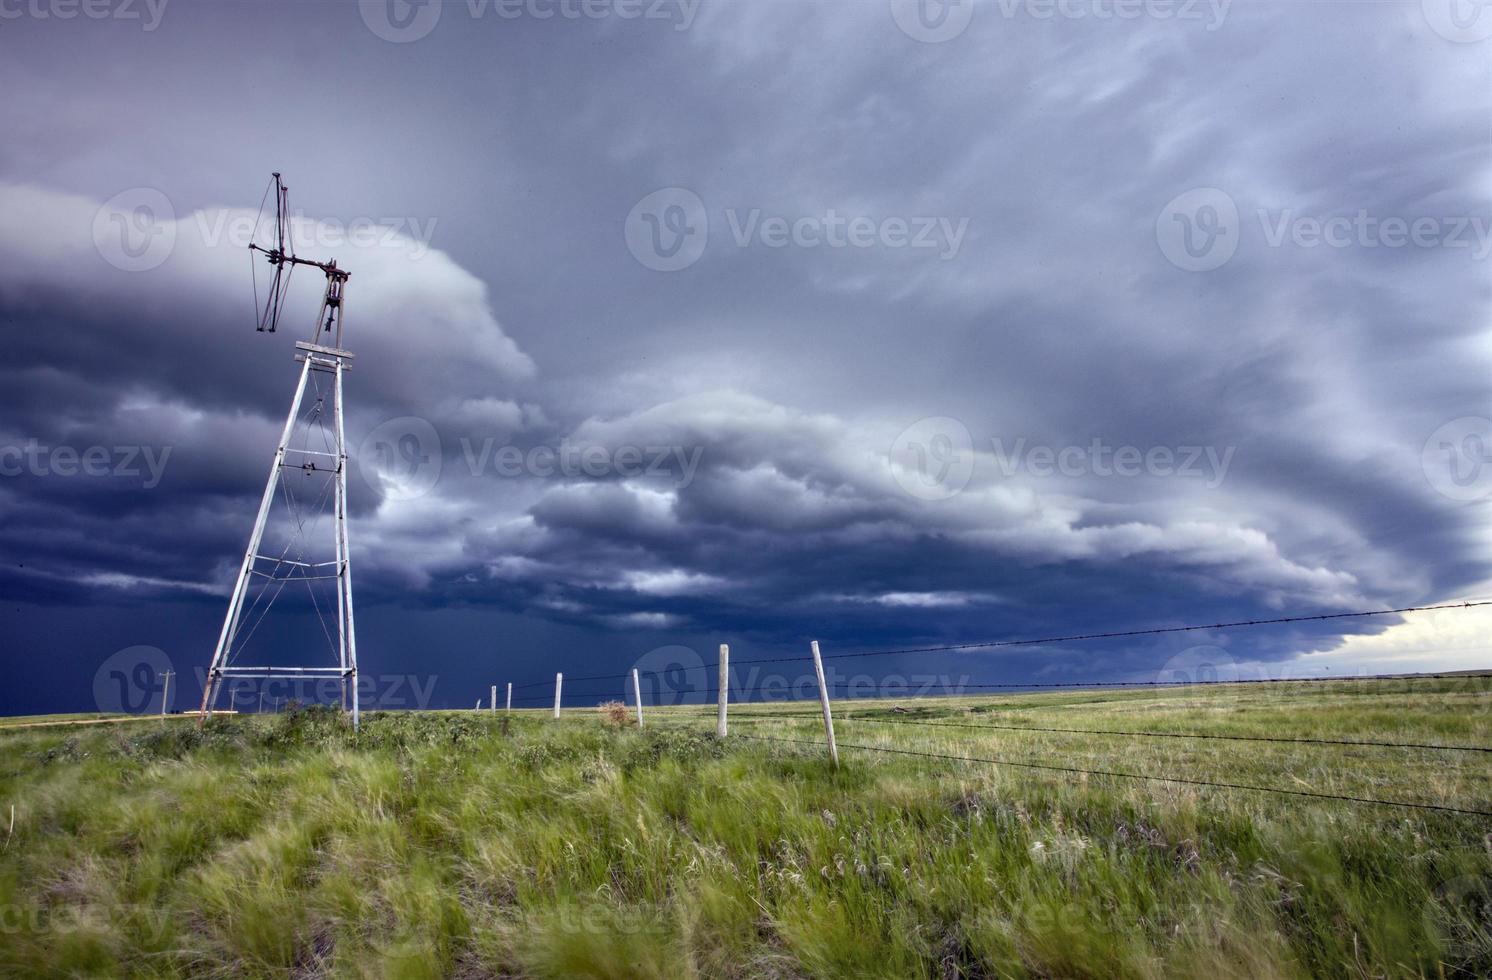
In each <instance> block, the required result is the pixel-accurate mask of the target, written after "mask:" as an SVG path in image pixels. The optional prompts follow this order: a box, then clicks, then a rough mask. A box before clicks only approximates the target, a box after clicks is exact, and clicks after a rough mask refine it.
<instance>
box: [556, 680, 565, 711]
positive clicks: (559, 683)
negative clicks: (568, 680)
mask: <svg viewBox="0 0 1492 980" xmlns="http://www.w3.org/2000/svg"><path fill="white" fill-rule="evenodd" d="M564 686H565V675H564V674H555V675H554V717H556V718H558V717H559V708H560V689H561V688H562V687H564Z"/></svg>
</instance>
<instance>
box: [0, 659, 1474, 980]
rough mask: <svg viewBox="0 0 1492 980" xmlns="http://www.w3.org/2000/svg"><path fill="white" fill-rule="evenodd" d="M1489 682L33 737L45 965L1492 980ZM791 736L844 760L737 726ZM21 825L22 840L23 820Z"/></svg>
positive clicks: (25, 780) (16, 788) (15, 926)
mask: <svg viewBox="0 0 1492 980" xmlns="http://www.w3.org/2000/svg"><path fill="white" fill-rule="evenodd" d="M1487 681H1488V679H1487V678H1485V677H1482V678H1458V679H1453V680H1440V681H1433V680H1422V681H1396V682H1383V683H1378V684H1373V683H1364V682H1344V683H1331V684H1298V685H1270V686H1268V687H1231V686H1220V687H1214V688H1207V689H1173V690H1164V691H1130V692H1117V693H1116V692H1098V693H1095V692H1073V693H1067V694H1062V695H1035V694H1033V695H1018V696H1009V697H988V698H964V699H959V700H956V701H944V700H938V701H916V702H913V701H908V702H902V704H904V705H905V706H906V708H908V709H910V710H909V711H908V712H906V713H902V712H898V711H894V710H893V709H892V705H891V703H890V702H854V703H842V704H840V705H838V706H837V711H838V716H837V718H836V722H837V730H838V736H839V741H840V743H841V756H842V759H841V766H840V767H839V768H838V769H837V770H836V769H834V768H833V767H831V766H830V765H829V763H828V762H827V760H826V758H825V752H824V749H823V744H822V723H821V721H820V719H819V718H818V716H817V708H816V705H807V704H802V703H796V704H786V705H772V706H767V705H740V706H737V707H736V708H735V709H734V711H733V719H732V738H730V739H729V740H727V741H726V742H724V743H721V742H718V741H716V740H715V739H714V738H713V737H712V734H711V733H712V732H713V727H714V720H713V708H709V709H705V708H702V707H680V708H672V709H654V710H649V711H648V712H647V719H646V720H647V722H648V727H647V728H646V729H645V730H644V731H641V732H639V731H637V730H636V729H635V727H632V726H630V725H629V726H626V727H616V726H613V725H608V724H605V723H603V721H602V719H601V718H600V716H599V714H598V713H596V712H595V711H594V710H591V711H580V710H576V711H573V712H570V713H569V714H570V715H571V717H567V718H566V719H564V720H562V721H560V722H555V721H553V720H552V719H550V718H547V717H544V716H543V715H541V714H539V713H524V712H520V713H516V714H515V715H514V716H513V717H512V719H511V720H505V719H503V718H502V717H501V716H499V717H493V716H490V715H487V714H477V713H473V712H465V713H454V712H453V713H424V714H413V713H409V714H374V715H369V716H367V717H365V720H364V725H363V729H362V731H361V732H359V733H357V734H353V733H352V732H350V731H348V730H347V729H346V727H345V726H344V725H343V723H342V722H341V720H340V718H338V717H337V716H336V715H334V714H332V713H329V712H323V711H319V710H312V711H297V712H292V713H289V714H283V715H277V716H266V717H263V718H255V717H253V716H245V717H236V718H219V719H215V720H214V721H212V722H211V723H210V724H209V725H208V726H207V728H206V730H205V731H201V732H199V730H198V728H197V726H196V725H195V723H194V722H192V721H190V720H185V719H170V720H163V721H159V722H154V723H149V724H147V723H141V724H138V725H94V726H85V727H80V728H78V729H73V730H69V729H62V728H40V729H29V730H17V731H11V732H0V760H3V761H0V835H3V836H4V841H3V844H0V847H3V851H0V915H3V920H0V971H3V973H4V974H5V975H8V976H65V975H76V976H83V975H89V976H93V975H102V976H108V975H135V976H160V977H178V976H179V977H188V976H190V977H229V976H232V977H238V976H249V977H287V976H290V977H317V976H330V977H365V976H366V977H422V976H431V977H439V976H453V977H471V978H475V977H499V976H547V977H568V976H611V977H625V976H660V977H686V976H696V975H697V976H743V977H744V976H782V977H790V976H886V977H919V976H927V977H958V976H969V977H975V976H1046V977H1160V976H1205V977H1208V978H1214V980H1215V978H1223V977H1274V976H1291V977H1294V976H1346V977H1364V978H1366V977H1387V976H1391V977H1398V976H1424V977H1457V976H1487V975H1489V974H1492V925H1489V915H1488V913H1489V893H1492V889H1489V882H1492V818H1489V817H1481V816H1470V815H1460V814H1450V813H1440V812H1434V811H1428V810H1412V809H1403V808H1395V807H1382V806H1374V805H1367V804H1361V803H1346V802H1338V801H1329V800H1319V799H1313V798H1307V797H1291V796H1283V795H1275V794H1266V793H1257V792H1250V791H1244V790H1224V789H1216V788H1209V787H1204V786H1196V785H1188V784H1176V783H1164V782H1149V781H1142V780H1135V779H1127V778H1121V777H1118V776H1112V775H1108V776H1098V775H1087V776H1084V775H1081V774H1074V773H1061V772H1053V771H1048V770H1040V769H1025V768H1018V767H1014V766H1011V765H993V764H989V763H984V762H981V763H967V762H955V761H948V760H942V759H931V758H924V757H921V756H914V755H896V754H890V753H884V752H874V751H868V750H867V749H864V748H856V747H854V746H874V747H880V748H895V749H899V750H903V751H908V752H929V753H941V754H947V755H963V756H979V757H981V758H998V759H1001V760H1005V761H1006V762H1011V763H1014V762H1027V763H1034V764H1042V765H1053V766H1064V767H1070V768H1079V769H1102V770H1109V771H1113V772H1126V773H1148V774H1163V775H1174V776H1181V777H1184V778H1190V779H1204V780H1221V781H1226V782H1232V783H1247V784H1260V785H1268V786H1274V787H1279V788H1282V789H1294V790H1300V791H1303V792H1318V793H1330V794H1340V795H1349V796H1359V797H1372V798H1378V799H1388V800H1400V801H1409V802H1420V803H1427V804H1437V805H1444V806H1452V807H1458V808H1463V809H1473V810H1492V765H1489V763H1492V756H1489V755H1488V754H1486V753H1480V752H1447V751H1432V750H1426V749H1420V748H1379V747H1366V746H1341V745H1321V744H1312V743H1277V742H1246V741H1226V740H1199V739H1182V738H1162V737H1140V736H1131V735H1095V734H1070V733H1060V732H1031V731H1013V730H1009V729H1008V728H999V729H994V728H989V729H987V730H984V731H981V730H978V729H977V728H972V727H963V726H974V725H985V726H992V725H1001V726H1012V727H1046V728H1081V729H1112V730H1123V731H1149V732H1174V733H1203V732H1205V733H1214V734H1234V735H1254V736H1260V735H1263V736H1269V737H1276V738H1337V739H1362V740H1379V741H1396V742H1413V743H1435V744H1455V745H1473V746H1489V745H1492V693H1489V687H1488V685H1487ZM737 733H739V734H741V735H747V734H751V735H757V736H763V737H769V738H777V739H801V740H802V741H803V742H805V743H809V744H797V743H793V742H785V741H784V742H768V741H755V740H749V739H745V738H738V737H735V735H736V734H737ZM12 806H14V808H15V809H14V827H13V829H12V830H9V832H7V831H6V828H7V825H8V824H9V821H10V812H11V807H12Z"/></svg>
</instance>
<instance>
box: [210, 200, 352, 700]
mask: <svg viewBox="0 0 1492 980" xmlns="http://www.w3.org/2000/svg"><path fill="white" fill-rule="evenodd" d="M270 191H273V193H274V195H275V243H274V245H273V246H270V247H265V246H261V245H259V244H257V243H254V242H251V243H250V244H249V249H250V250H251V252H253V253H256V255H257V254H262V255H263V256H264V257H265V259H266V260H267V261H268V263H269V264H270V265H271V266H273V267H274V274H273V278H272V280H271V283H270V290H269V295H268V297H267V298H266V300H265V302H264V305H263V306H262V307H260V306H259V304H258V300H257V292H258V288H257V282H256V287H255V293H256V300H255V306H256V309H257V312H258V315H259V325H258V329H259V331H261V332H268V333H274V332H275V331H276V328H277V327H278V326H279V321H280V314H281V311H282V310H283V308H284V305H285V298H286V295H287V293H288V291H289V286H290V279H291V276H292V274H293V273H294V271H295V269H296V268H298V267H300V266H308V267H310V268H313V269H318V270H320V271H321V272H322V273H323V274H324V275H325V276H326V289H325V291H324V292H323V294H322V297H321V309H320V311H319V312H318V313H317V315H316V324H315V327H314V328H313V331H312V334H311V340H310V342H306V341H297V342H296V345H295V346H296V349H297V354H296V355H295V358H296V360H297V361H300V362H301V370H300V381H299V383H298V384H297V385H296V388H295V395H294V397H293V398H292V399H291V401H290V412H289V414H288V415H287V416H286V419H285V427H284V430H283V431H282V432H281V435H280V442H279V446H278V448H277V449H276V450H275V456H274V461H273V462H272V463H271V465H270V470H269V479H268V481H267V482H266V483H265V487H264V495H263V497H262V498H261V499H260V502H259V511H258V514H257V516H256V517H255V519H254V529H253V531H252V532H251V533H250V534H249V544H248V547H247V548H246V549H245V551H244V557H243V563H242V565H241V566H240V567H239V572H238V579H237V581H236V582H235V583H234V587H233V593H232V596H231V598H230V599H229V602H228V611H227V614H226V615H225V616H224V618H223V628H222V631H221V632H220V633H219V635H218V643H217V647H216V648H215V650H214V651H213V656H212V664H211V666H210V667H209V668H208V672H207V677H206V680H205V683H204V684H203V689H202V711H201V719H202V721H203V722H205V721H206V719H207V718H208V717H209V716H210V715H211V714H212V712H213V710H214V708H215V706H216V703H217V700H218V695H219V694H220V692H221V688H222V686H223V683H224V682H225V681H233V680H238V679H246V680H247V679H254V680H261V681H263V680H270V679H274V680H280V679H285V678H294V679H317V680H325V679H335V680H338V681H339V682H340V685H341V691H342V704H343V706H344V707H345V708H350V710H351V716H352V724H353V727H354V728H356V727H357V725H358V720H359V705H358V690H357V632H356V629H355V628H354V623H353V614H352V560H351V554H350V551H349V547H348V539H347V442H346V436H345V432H344V426H343V407H342V406H343V401H342V377H343V375H344V374H345V373H346V372H347V371H348V369H349V368H350V366H351V365H350V362H351V361H352V358H353V355H352V354H351V353H350V352H348V351H347V350H344V349H343V347H342V326H343V323H342V314H343V305H342V304H343V298H344V295H345V292H346V287H347V281H348V279H350V278H351V274H350V273H348V272H347V270H345V269H342V268H339V267H338V266H337V263H336V261H335V260H333V261H328V262H318V261H314V260H311V259H304V258H300V257H299V256H297V255H296V254H295V249H294V244H293V229H292V227H291V221H290V205H289V189H288V188H287V187H286V186H285V183H284V181H283V180H281V178H280V175H279V174H278V173H276V174H274V176H273V178H272V181H271V184H270V189H269V190H267V191H266V192H265V199H266V200H268V195H269V193H270ZM263 211H264V208H263V204H261V205H260V216H261V218H262V217H263ZM255 229H256V232H257V230H258V225H257V224H256V225H255ZM256 261H257V259H256ZM323 334H330V335H331V343H330V344H322V343H319V341H320V340H322V335H323ZM323 375H326V376H329V377H330V380H331V403H332V404H331V429H332V432H333V433H334V445H333V446H332V447H330V449H329V450H314V449H310V448H297V447H295V446H294V445H293V444H292V441H293V437H294V435H295V432H296V429H297V421H300V420H301V409H302V405H303V403H304V401H305V398H306V390H307V387H308V386H309V385H314V387H315V388H316V390H317V391H318V392H319V391H320V383H319V379H320V377H321V376H323ZM324 402H325V395H321V396H320V397H318V398H317V400H316V403H315V405H314V406H313V411H312V413H311V414H312V415H313V416H316V417H320V418H321V419H323V420H324V407H325V406H324ZM323 424H324V421H323ZM318 462H320V464H321V467H322V469H321V470H320V471H325V472H328V475H329V477H330V481H329V482H330V488H331V489H333V490H334V493H333V495H332V496H333V501H332V512H333V514H334V515H335V520H334V527H333V539H334V545H335V555H336V557H335V559H334V560H333V561H330V562H309V563H308V562H303V561H299V560H292V559H289V558H287V556H288V553H289V545H287V546H286V549H285V553H282V554H280V555H270V554H263V553H261V551H260V548H261V546H262V544H263V541H264V532H265V528H266V526H267V524H268V521H269V517H270V512H271V509H272V505H273V503H274V500H275V494H276V490H277V489H280V490H281V491H282V494H283V495H284V496H285V497H286V499H287V502H288V501H289V490H288V487H286V486H285V484H284V482H283V471H284V470H286V469H287V468H288V469H298V470H303V471H306V472H308V473H314V472H318ZM328 464H329V465H328ZM324 496H325V494H324V493H323V500H321V501H318V504H324ZM297 524H298V527H297V530H296V532H295V533H296V535H297V536H299V535H303V534H304V532H305V530H306V528H305V523H304V522H303V521H300V520H298V519H297ZM295 540H296V538H295V537H292V543H293V542H294V541H295ZM299 557H304V552H303V551H302V554H301V555H300V556H299ZM255 579H262V580H263V581H262V582H260V585H261V589H260V592H259V594H258V596H257V597H256V598H255V600H254V602H253V603H252V604H249V603H248V602H247V600H248V597H249V592H250V591H251V585H253V584H254V581H255ZM328 579H335V580H336V591H337V632H336V640H335V646H336V657H337V663H336V664H335V665H305V666H297V667H278V666H274V667H272V666H241V665H238V664H235V663H234V658H235V656H236V655H237V653H239V652H241V649H242V646H243V644H244V643H246V642H247V639H248V637H249V636H252V634H253V632H254V630H255V629H256V628H257V626H258V624H259V622H262V620H263V616H264V614H265V613H267V612H268V611H269V607H270V605H272V604H273V603H274V600H275V599H276V598H278V596H279V594H280V593H281V592H282V591H283V590H284V588H285V586H286V585H287V584H289V583H291V582H297V581H303V582H305V583H306V584H307V589H308V591H309V590H311V588H312V587H311V584H310V583H311V582H313V581H318V580H328ZM271 589H273V590H274V591H273V594H271V591H270V590H271ZM266 596H268V603H266V604H265V605H264V609H263V611H262V612H259V618H258V619H255V620H253V621H252V624H250V623H247V622H246V620H248V619H249V617H250V616H251V615H252V614H253V613H254V612H257V611H258V609H257V607H258V605H259V603H260V602H261V600H263V599H265V597H266ZM311 597H312V601H313V603H314V602H315V593H314V591H311ZM317 615H318V616H320V606H319V605H317ZM246 626H247V631H245V628H246ZM324 626H325V623H323V627H324ZM328 639H330V633H329V631H328Z"/></svg>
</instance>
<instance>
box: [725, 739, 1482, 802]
mask: <svg viewBox="0 0 1492 980" xmlns="http://www.w3.org/2000/svg"><path fill="white" fill-rule="evenodd" d="M730 737H732V738H746V739H751V740H753V741H758V742H790V743H793V744H796V745H820V744H821V743H819V742H810V741H807V740H805V739H800V738H772V737H769V736H765V735H732V736H730ZM839 747H840V748H843V749H859V750H861V751H865V752H888V753H892V754H895V755H912V756H922V757H923V758H928V759H946V760H950V761H953V762H972V763H982V764H988V765H997V766H1013V767H1016V768H1019V769H1040V770H1045V771H1048V772H1061V773H1067V774H1071V775H1084V776H1112V777H1116V778H1119V779H1136V780H1143V781H1148V782H1158V783H1177V784H1180V785H1184V786H1207V787H1212V788H1215V789H1231V790H1241V791H1244V792H1251V793H1278V794H1282V795H1285V796H1303V797H1310V798H1312V799H1318V800H1336V801H1338V802H1343V803H1361V804H1366V805H1369V806H1392V807H1405V808H1408V809H1414V810H1433V811H1438V812H1442V813H1459V814H1465V815H1468V816H1475V817H1492V810H1471V809H1466V808H1463V807H1455V806H1446V805H1444V804H1441V803H1411V802H1409V801H1407V800H1379V799H1374V798H1372V797H1366V796H1347V795H1343V794H1338V793H1321V792H1317V791H1315V790H1304V789H1281V788H1280V787H1277V786H1257V785H1253V784H1250V783H1224V782H1215V781H1212V780H1207V779H1189V778H1187V777H1184V776H1155V775H1151V774H1149V773H1134V772H1118V771H1115V770H1108V769H1082V768H1079V767H1077V766H1055V765H1049V764H1045V763H1039V762H1014V761H1011V760H1009V759H993V758H983V757H979V756H964V755H947V754H945V753H942V752H918V751H915V750H912V749H893V748H888V747H886V746H878V745H857V744H854V743H849V742H840V743H839Z"/></svg>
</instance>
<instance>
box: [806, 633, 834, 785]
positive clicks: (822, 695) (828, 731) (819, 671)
mask: <svg viewBox="0 0 1492 980" xmlns="http://www.w3.org/2000/svg"><path fill="white" fill-rule="evenodd" d="M810 646H811V647H812V648H813V672H814V674H815V675H817V677H818V680H819V705H820V706H822V707H823V709H824V734H825V735H827V736H828V737H829V758H830V759H833V760H834V765H835V766H836V767H838V765H839V747H838V746H836V745H835V744H834V716H833V715H831V714H830V713H829V686H828V685H827V684H825V683H824V659H823V657H821V656H819V641H818V640H814V641H813V643H812V644H810Z"/></svg>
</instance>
